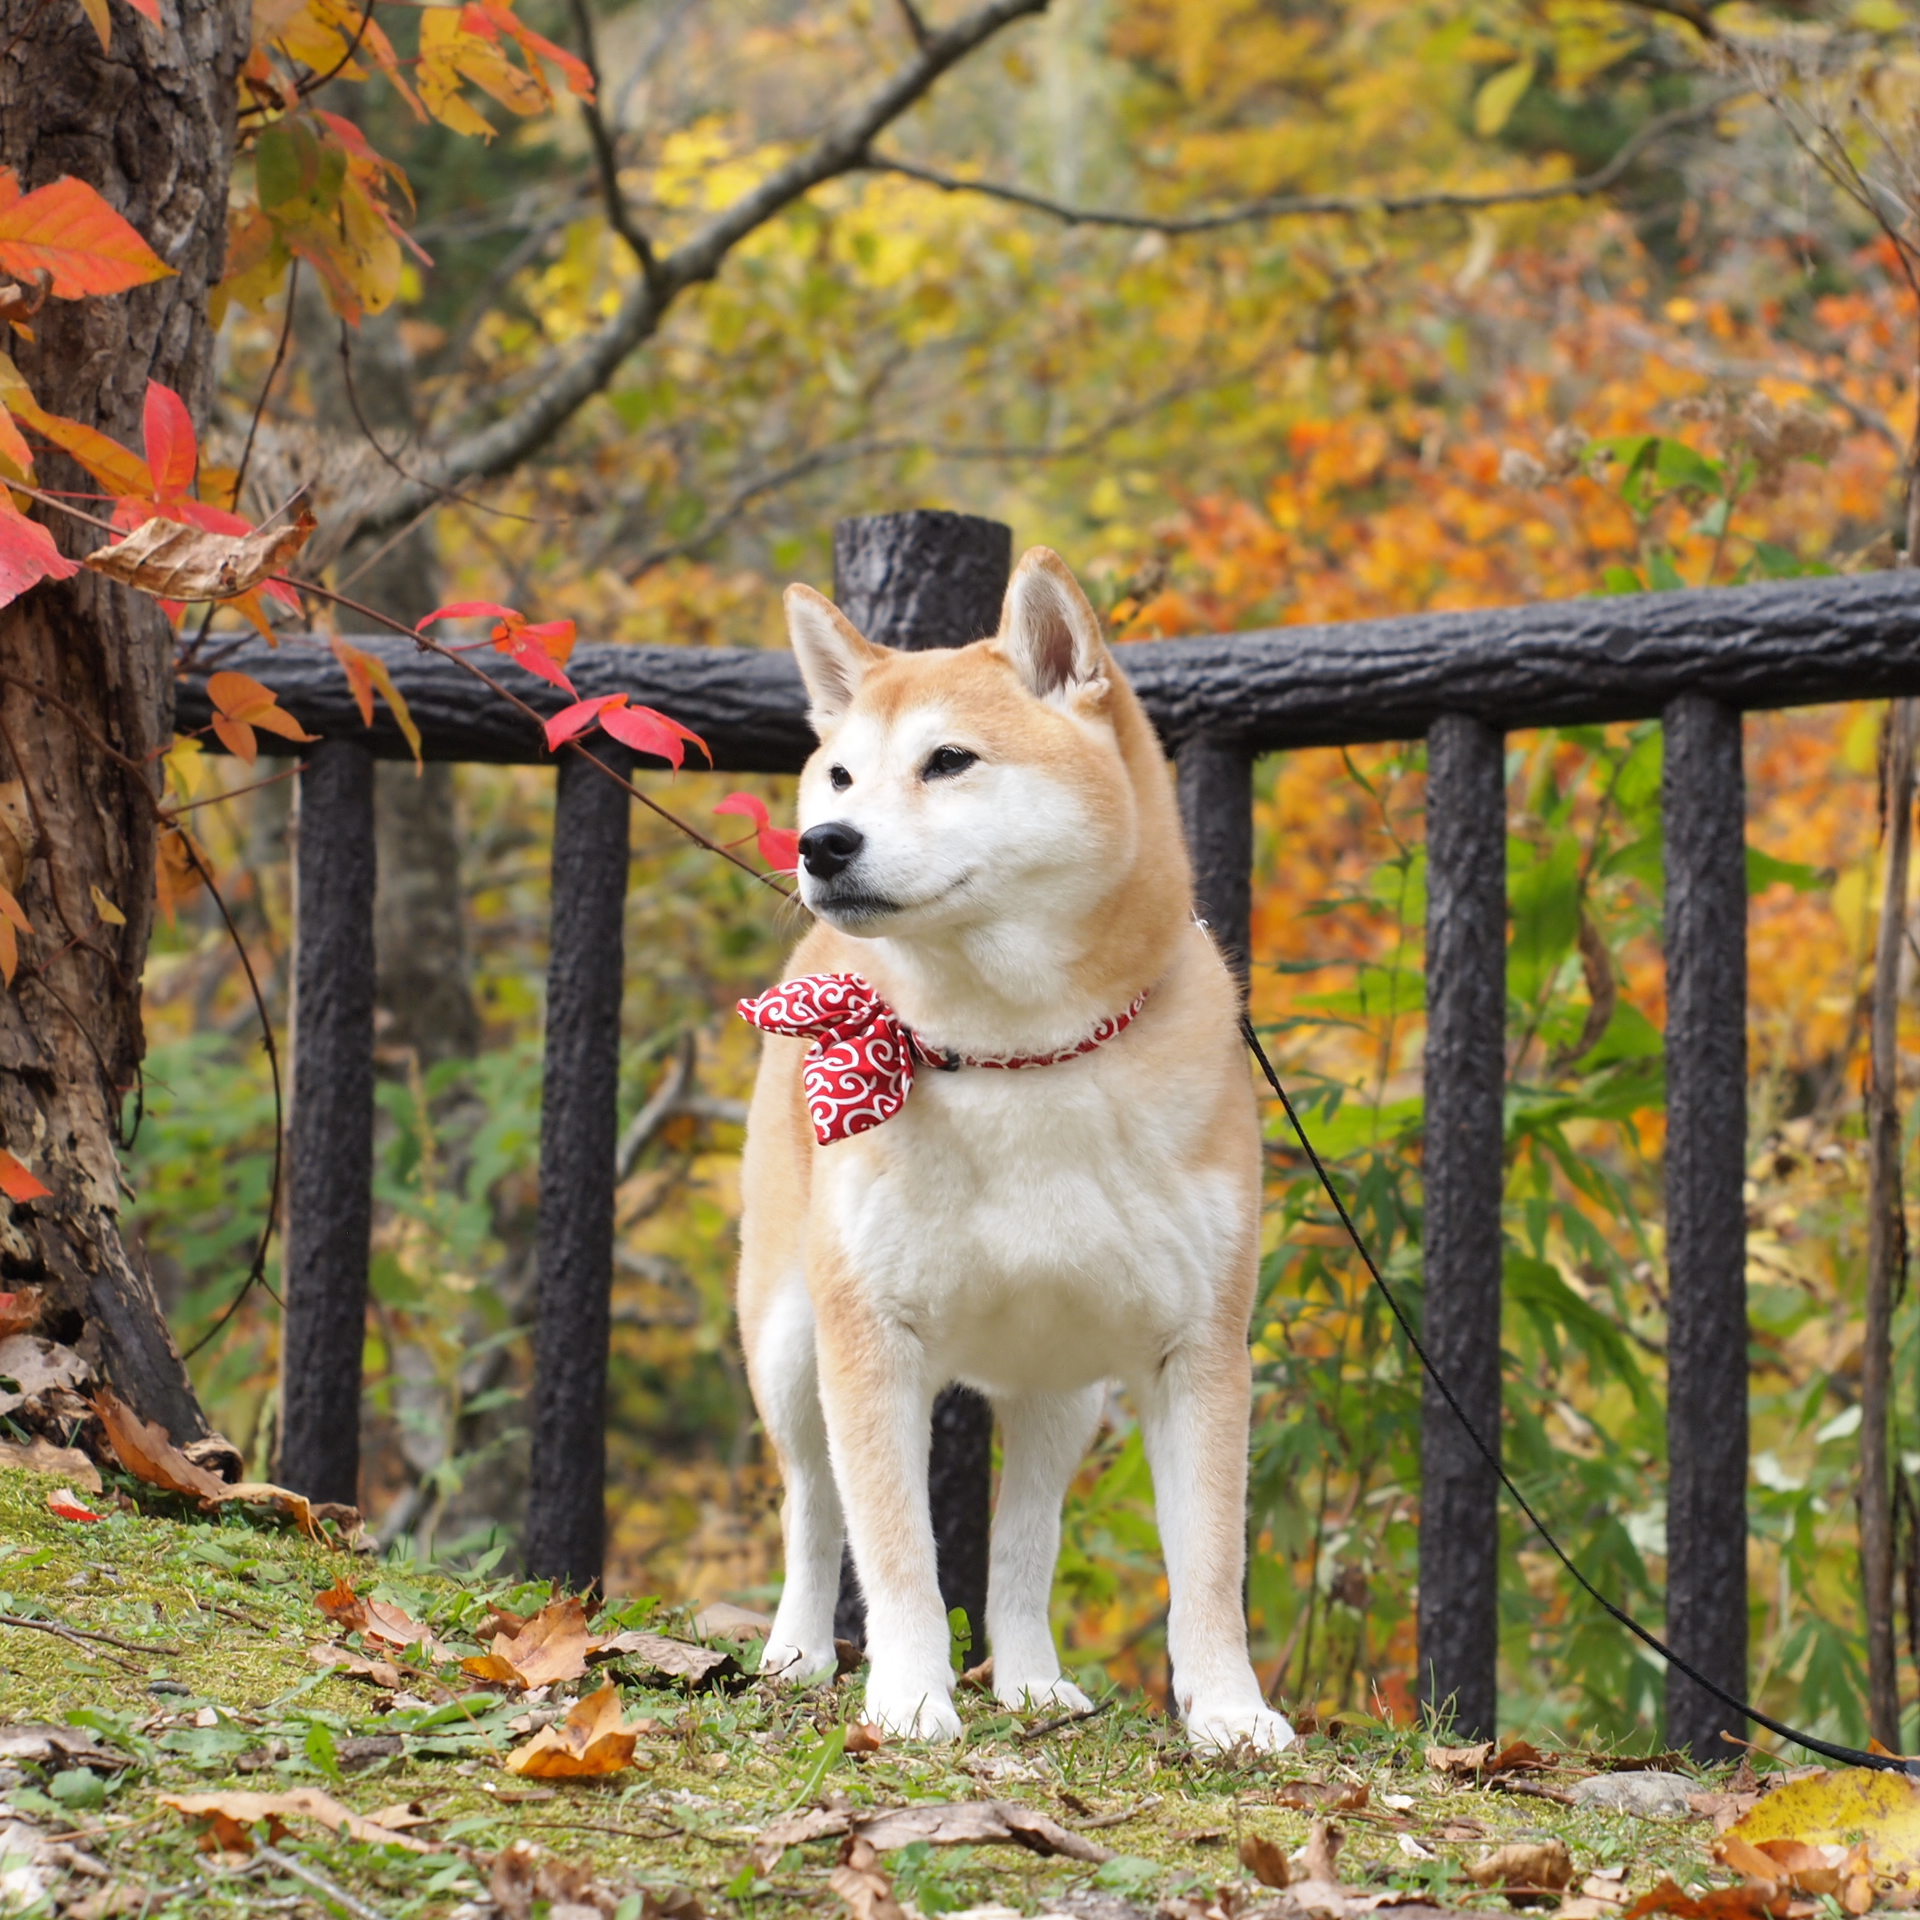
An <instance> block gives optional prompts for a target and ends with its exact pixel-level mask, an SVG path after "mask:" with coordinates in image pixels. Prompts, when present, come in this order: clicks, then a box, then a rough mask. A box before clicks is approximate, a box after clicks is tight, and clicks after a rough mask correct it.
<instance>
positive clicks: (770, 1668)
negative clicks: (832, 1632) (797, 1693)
mask: <svg viewBox="0 0 1920 1920" xmlns="http://www.w3.org/2000/svg"><path fill="white" fill-rule="evenodd" d="M838 1664H839V1662H838V1660H837V1659H836V1658H835V1655H834V1651H833V1646H832V1643H831V1642H829V1643H828V1645H827V1647H826V1650H825V1651H824V1652H821V1651H818V1650H816V1651H814V1652H808V1651H807V1649H805V1648H804V1647H796V1646H795V1645H794V1644H793V1642H792V1641H791V1640H783V1639H781V1638H780V1636H779V1635H778V1634H775V1635H774V1636H773V1638H772V1639H770V1640H769V1641H768V1642H767V1644H766V1646H765V1647H764V1648H763V1649H762V1650H761V1654H760V1677H761V1678H762V1679H763V1680H784V1681H785V1682H787V1684H788V1685H789V1686H801V1687H804V1686H809V1685H811V1684H812V1683H813V1682H814V1681H816V1680H830V1679H832V1678H833V1674H834V1670H835V1668H836V1667H837V1666H838Z"/></svg>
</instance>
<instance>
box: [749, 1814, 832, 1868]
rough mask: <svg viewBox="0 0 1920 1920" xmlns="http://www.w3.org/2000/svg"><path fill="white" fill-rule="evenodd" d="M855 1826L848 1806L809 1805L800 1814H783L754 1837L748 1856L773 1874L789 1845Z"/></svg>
mask: <svg viewBox="0 0 1920 1920" xmlns="http://www.w3.org/2000/svg"><path fill="white" fill-rule="evenodd" d="M852 1825H853V1816H852V1815H851V1814H850V1813H849V1812H848V1811H847V1809H846V1808H845V1807H807V1808H805V1809H804V1810H802V1811H801V1812H799V1813H783V1814H782V1815H781V1816H780V1818H779V1819H778V1820H776V1821H775V1822H774V1823H773V1825H772V1826H770V1827H767V1828H765V1829H764V1830H763V1831H762V1832H761V1833H759V1834H758V1835H757V1836H756V1837H755V1839H754V1842H753V1844H752V1846H750V1847H749V1848H748V1849H747V1856H748V1858H749V1859H751V1860H752V1862H753V1864H754V1865H755V1866H756V1867H758V1868H759V1870H760V1871H761V1872H762V1873H770V1872H772V1870H773V1868H774V1866H775V1864H776V1863H777V1862H778V1861H779V1858H780V1856H781V1855H782V1854H783V1853H785V1852H786V1850H787V1849H788V1848H789V1847H800V1846H805V1845H806V1843H807V1842H808V1841H809V1840H826V1839H830V1838H831V1837H832V1836H834V1835H835V1834H843V1833H845V1832H846V1831H847V1830H848V1829H849V1828H850V1827H851V1826H852Z"/></svg>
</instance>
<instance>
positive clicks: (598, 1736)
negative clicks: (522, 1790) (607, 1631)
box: [507, 1682, 642, 1780]
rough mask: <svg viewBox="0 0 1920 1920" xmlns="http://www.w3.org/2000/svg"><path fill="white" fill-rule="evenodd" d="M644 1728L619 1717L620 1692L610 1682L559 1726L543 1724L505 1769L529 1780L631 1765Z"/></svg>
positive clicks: (575, 1776)
mask: <svg viewBox="0 0 1920 1920" xmlns="http://www.w3.org/2000/svg"><path fill="white" fill-rule="evenodd" d="M641 1731H642V1729H641V1728H640V1727H638V1726H632V1727H628V1726H623V1725H622V1724H621V1721H620V1690H619V1688H617V1687H616V1686H614V1685H613V1684H612V1683H611V1682H609V1683H608V1684H607V1685H606V1686H604V1687H602V1688H601V1689H600V1691H599V1692H598V1693H590V1694H588V1695H587V1697H586V1698H585V1699H584V1700H582V1701H580V1702H579V1703H578V1704H577V1705H576V1706H575V1707H574V1709H573V1711H572V1712H571V1713H569V1714H568V1715H567V1717H566V1719H565V1720H563V1721H562V1722H561V1723H560V1724H559V1725H558V1726H557V1727H542V1728H541V1729H540V1731H539V1732H538V1733H536V1734H535V1735H534V1736H533V1738H532V1739H531V1740H529V1741H528V1742H527V1744H526V1745H525V1746H524V1747H515V1748H514V1750H513V1751H512V1752H511V1753H510V1754H508V1755H507V1771H508V1772H509V1773H518V1774H523V1775H525V1776H526V1777H527V1778H528V1779H530V1780H578V1779H586V1778H591V1777H593V1776H595V1775H599V1774H606V1773H618V1772H619V1771H620V1770H621V1769H622V1768H623V1767H630V1766H632V1765H633V1749H634V1743H635V1742H636V1741H637V1740H638V1739H639V1737H640V1733H641Z"/></svg>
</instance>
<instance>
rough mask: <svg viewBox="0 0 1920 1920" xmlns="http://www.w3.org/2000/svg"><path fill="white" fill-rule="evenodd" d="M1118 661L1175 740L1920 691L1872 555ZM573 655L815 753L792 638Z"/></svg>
mask: <svg viewBox="0 0 1920 1920" xmlns="http://www.w3.org/2000/svg"><path fill="white" fill-rule="evenodd" d="M355 644H356V645H358V646H362V647H366V648H369V649H371V650H372V651H374V652H376V653H378V654H379V655H380V656H381V657H382V658H383V659H384V660H385V661H386V662H387V664H388V666H389V668H390V669H391V670H392V673H393V677H394V680H395V682H396V683H397V685H398V686H399V688H400V691H401V693H402V694H403V695H404V696H405V698H406V700H407V702H408V704H409V706H410V707H411V708H412V710H413V717H414V720H415V722H416V724H417V725H418V726H419V728H420V731H421V734H422V736H423V738H424V740H425V742H426V752H427V754H428V756H429V757H430V758H432V759H436V760H479V761H495V762H530V761H537V760H540V759H542V758H543V757H544V752H545V750H544V746H543V743H542V740H541V737H540V732H539V729H538V728H537V727H536V726H535V725H534V724H533V722H531V721H530V720H528V719H527V718H526V716H525V715H523V714H520V713H518V712H516V711H515V710H514V709H513V707H511V706H510V705H509V704H508V703H507V702H506V701H504V700H502V699H501V698H500V697H499V695H498V694H496V693H493V692H492V691H490V690H489V689H488V688H486V687H484V686H482V685H481V684H480V683H479V682H478V681H476V680H474V679H473V678H471V676H469V675H468V674H466V673H464V672H462V671H461V669H460V668H459V667H457V666H455V665H454V664H452V663H451V662H449V661H447V660H444V659H441V658H439V657H437V656H435V655H432V654H424V653H421V652H419V651H418V650H416V649H415V648H413V647H411V646H410V645H409V644H408V642H406V641H405V640H402V639H400V638H399V637H398V636H391V637H383V638H379V639H365V638H359V639H356V641H355ZM214 651H215V653H216V654H218V656H219V657H218V658H217V659H216V660H215V662H214V664H215V665H216V666H222V667H229V668H236V669H238V670H239V671H240V672H243V673H250V674H252V675H253V676H254V677H255V678H256V679H258V680H261V681H264V682H265V683H266V684H267V685H268V686H270V687H272V688H273V689H274V691H275V692H276V693H278V694H279V696H280V698H281V701H282V703H283V704H284V705H285V706H286V708H287V709H288V710H289V711H290V712H291V713H293V714H294V715H295V716H296V717H298V718H299V719H300V720H301V721H302V722H303V723H304V724H305V726H306V727H307V728H308V729H309V731H311V732H314V733H319V734H324V735H326V736H328V737H330V738H331V737H338V736H342V735H354V736H356V737H358V738H360V739H362V740H364V741H365V742H366V744H368V745H369V746H370V747H371V748H372V750H373V751H374V753H376V754H377V755H380V756H382V757H384V758H391V759H399V758H403V757H405V756H406V754H407V752H408V749H407V746H406V743H405V741H404V740H403V739H402V738H401V735H400V730H399V728H398V727H396V726H395V725H394V724H393V721H392V718H391V716H390V715H389V714H388V712H387V710H386V707H385V705H384V703H382V702H378V701H376V703H375V712H374V724H373V727H372V729H371V730H370V731H368V730H365V729H363V727H362V724H361V720H360V715H359V710H358V709H357V708H356V707H355V705H354V702H353V697H352V695H351V693H350V692H349V690H348V688H347V684H346V677H345V675H344V674H343V673H342V672H341V670H340V667H339V665H338V664H337V663H336V662H335V661H334V659H333V657H332V656H331V654H330V653H328V652H327V651H326V650H325V649H324V648H323V647H322V646H320V645H318V644H316V643H314V642H311V641H307V640H303V639H301V638H299V637H297V636H289V638H288V639H287V640H285V641H284V642H283V643H282V644H281V646H279V647H278V648H277V649H269V648H268V647H267V646H266V645H265V644H264V643H263V642H261V641H258V640H248V641H246V642H245V643H243V644H241V645H238V646H236V647H235V648H233V649H232V650H231V651H230V652H229V651H224V650H220V649H215V650H214ZM1119 657H1120V659H1121V661H1122V662H1123V664H1124V665H1125V667H1126V671H1127V675H1128V677H1129V679H1131V680H1132V682H1133V684H1134V686H1135V687H1136V688H1137V689H1138V691H1139V693H1140V695H1141V697H1142V698H1143V699H1144V700H1145V702H1146V705H1147V708H1148V711H1149V712H1150V713H1151V714H1152V715H1153V719H1154V724H1155V725H1156V726H1157V727H1159V729H1160V732H1161V735H1162V737H1163V738H1164V739H1165V740H1166V741H1167V742H1168V744H1169V746H1175V747H1177V746H1178V745H1179V744H1180V742H1181V741H1183V740H1185V739H1187V738H1188V737H1190V736H1192V735H1196V734H1205V733H1229V734H1232V735H1233V736H1234V737H1235V738H1236V739H1238V740H1240V741H1242V742H1243V743H1244V744H1245V746H1246V747H1247V749H1248V750H1249V751H1250V752H1254V753H1270V752H1275V751H1277V750H1279V749H1281V748H1286V747H1312V746H1344V745H1354V744H1357V743H1359V742H1362V741H1369V740H1410V739H1415V738H1417V737H1419V736H1420V735H1422V734H1424V733H1426V731H1427V730H1428V728H1429V727H1430V726H1431V725H1432V723H1433V722H1434V720H1436V719H1437V718H1438V717H1439V716H1440V715H1442V714H1464V715H1466V716H1468V717H1469V718H1472V719H1476V720H1480V721H1482V722H1484V723H1485V724H1486V725H1488V726H1490V727H1492V728H1494V729H1495V730H1496V731H1500V732H1512V731H1515V730H1518V729H1522V728H1526V727H1546V726H1573V725H1590V724H1593V723H1596V722H1600V721H1607V720H1638V719H1651V718H1653V717H1654V716H1656V715H1658V714H1659V713H1661V712H1663V711H1664V710H1665V708H1666V707H1667V706H1668V704H1669V703H1670V702H1672V701H1673V700H1675V699H1677V698H1679V697H1680V696H1681V695H1683V694H1701V695H1705V696H1706V697H1708V698H1710V699H1712V700H1715V701H1718V702H1719V703H1720V704H1721V705H1723V706H1725V707H1728V708H1731V709H1733V710H1736V711H1751V710H1753V709H1757V708H1764V707H1798V706H1814V705H1819V704H1821V703H1823V702H1827V701H1834V700H1868V699H1877V698H1883V697H1891V696H1895V695H1901V694H1920V581H1916V578H1915V576H1914V575H1913V574H1911V573H1868V574H1855V575H1851V576H1848V577H1845V578H1840V577H1835V578H1830V579H1820V580H1782V581H1774V582H1770V583H1768V584H1766V585H1763V586H1754V587H1726V588H1715V589H1712V590H1709V591H1702V592H1694V593H1646V594H1622V595H1618V596H1614V597H1609V598H1602V599H1594V600H1552V601H1545V602H1542V603H1540V604H1537V605H1534V606H1528V607H1499V608H1492V609H1486V610H1480V611H1474V612H1468V613H1416V614H1405V615H1401V616H1399V617H1397V618H1395V619H1391V620H1355V621H1350V622H1347V623H1344V624H1342V625H1339V626H1325V627H1277V628H1270V629H1266V630H1263V631H1259V632H1252V633H1233V634H1214V635H1206V636H1200V637H1196V638H1193V639H1186V640H1152V641H1143V642H1139V643H1136V644H1132V645H1127V646H1123V647H1121V648H1120V649H1119ZM475 658H476V659H477V660H478V661H480V662H481V663H482V664H483V665H484V666H485V667H486V668H487V669H488V670H489V671H490V672H493V673H495V674H496V675H497V676H498V677H499V678H500V679H501V680H502V681H503V682H504V683H505V684H507V685H510V686H511V687H512V688H513V690H514V691H515V692H516V693H517V694H519V696H520V697H521V698H522V699H524V700H525V701H527V703H528V704H529V705H531V706H533V707H535V708H536V709H537V710H538V711H540V712H541V713H542V714H549V713H554V712H557V711H558V709H559V708H560V707H561V706H562V705H564V704H565V696H564V695H563V694H561V693H560V692H559V691H558V689H556V688H552V687H549V686H547V685H545V684H544V683H543V682H541V681H539V680H536V679H535V678H534V677H533V676H532V675H531V674H528V673H526V672H524V671H522V670H521V669H520V668H518V667H515V666H512V665H510V664H509V663H508V662H507V661H505V660H503V659H502V658H501V657H500V656H499V655H497V654H495V653H492V652H482V653H480V654H478V655H476V656H475ZM568 672H569V673H570V674H571V675H572V678H573V681H574V685H575V686H576V688H577V689H578V690H579V693H580V695H581V697H582V698H587V697H590V696H593V695H597V694H603V693H625V694H627V695H628V696H629V697H630V698H631V699H633V700H634V701H636V702H637V703H640V704H642V705H646V706H651V707H658V708H660V709H661V710H662V711H663V712H665V713H669V714H671V715H672V716H673V717H674V718H675V719H676V720H678V721H680V722H681V723H682V724H683V725H685V726H689V727H691V728H693V730H694V731H695V732H696V733H699V734H701V735H703V736H704V737H705V739H706V741H707V743H708V745H709V746H711V747H712V749H713V755H714V760H715V762H716V764H717V765H719V766H720V767H722V768H723V769H725V770H726V771H728V772H732V773H790V772H793V771H794V770H796V769H797V768H798V767H799V766H800V765H801V764H802V762H803V761H804V760H805V759H806V757H807V754H808V753H809V752H810V751H811V750H812V746H813V736H812V733H811V731H810V730H809V729H808V726H807V721H806V702H805V698H804V696H803V694H802V692H801V688H800V676H799V674H798V672H797V671H796V670H795V668H794V665H793V661H792V658H791V656H789V655H788V654H787V653H785V652H784V651H778V652H760V651H756V650H753V649H746V648H726V647H622V646H609V645H605V644H592V643H588V644H583V645H581V646H580V647H577V648H576V649H575V651H574V655H573V659H572V661H571V662H570V663H569V666H568ZM207 718H208V707H207V700H206V693H205V690H204V686H203V685H202V681H201V677H200V676H198V675H189V676H188V677H187V678H185V679H184V680H183V681H182V682H181V685H180V689H179V704H178V724H179V725H181V726H182V727H188V728H192V727H199V726H203V725H204V724H205V723H206V720H207ZM261 744H262V745H263V746H268V745H272V744H277V743H273V742H270V741H268V740H265V739H263V740H262V743H261Z"/></svg>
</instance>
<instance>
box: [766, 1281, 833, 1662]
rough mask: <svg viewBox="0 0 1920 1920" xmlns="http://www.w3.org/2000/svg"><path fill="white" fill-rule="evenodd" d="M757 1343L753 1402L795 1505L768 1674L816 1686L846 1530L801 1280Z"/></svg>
mask: <svg viewBox="0 0 1920 1920" xmlns="http://www.w3.org/2000/svg"><path fill="white" fill-rule="evenodd" d="M756 1334H757V1337H756V1339H755V1341H754V1348H753V1353H752V1354H751V1356H750V1367H751V1374H752V1380H753V1397H754V1400H755V1403H756V1404H757V1405H758V1407H759V1409H760V1418H761V1420H762V1421H763V1422H764V1423H765V1425H766V1429H767V1433H768V1435H769V1436H770V1437H771V1439H772V1441H773V1445H774V1451H775V1452H776V1453H777V1454H778V1456H779V1460H780V1477H781V1480H782V1482H783V1483H784V1488H785V1496H786V1497H785V1499H784V1500H783V1501H782V1503H781V1507H780V1533H781V1538H782V1540H783V1542H784V1544H785V1548H786V1586H785V1588H784V1589H783V1590H782V1592H781V1596H780V1605H779V1608H778V1610H777V1611H776V1612H775V1614H774V1616H773V1626H772V1628H771V1630H770V1631H769V1633H768V1635H767V1644H766V1650H765V1651H764V1652H763V1653H762V1654H761V1656H760V1671H761V1672H762V1673H768V1674H778V1675H779V1676H780V1677H781V1678H782V1679H785V1680H798V1681H804V1680H814V1679H818V1678H819V1677H820V1676H821V1675H823V1674H831V1673H832V1672H833V1670H834V1664H835V1662H834V1647H833V1610H834V1605H835V1603H836V1601H837V1600H838V1599H839V1595H840V1543H841V1540H842V1539H843V1538H844V1536H845V1532H846V1524H845V1521H844V1519H843V1518H842V1516H841V1511H840V1495H839V1493H838V1491H837V1490H836V1488H835V1487H834V1484H833V1467H832V1464H831V1462H830V1461H829V1459H828V1456H827V1423H826V1420H825V1417H824V1416H823V1415H822V1413H821V1411H820V1374H819V1363H818V1361H817V1359H816V1357H815V1352H814V1327H813V1303H812V1301H811V1300H809V1299H808V1298H807V1289H806V1285H805V1282H804V1281H803V1280H802V1279H801V1277H800V1275H799V1274H798V1273H796V1274H794V1276H793V1277H792V1279H791V1280H790V1281H789V1282H788V1283H787V1284H786V1285H784V1286H782V1287H781V1288H780V1290H779V1292H778V1294H777V1295H776V1296H775V1298H774V1300H773V1302H772V1305H771V1307H770V1308H769V1310H768V1312H767V1314H766V1316H765V1318H764V1319H763V1320H762V1321H761V1322H760V1325H759V1326H758V1328H757V1329H756Z"/></svg>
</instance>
